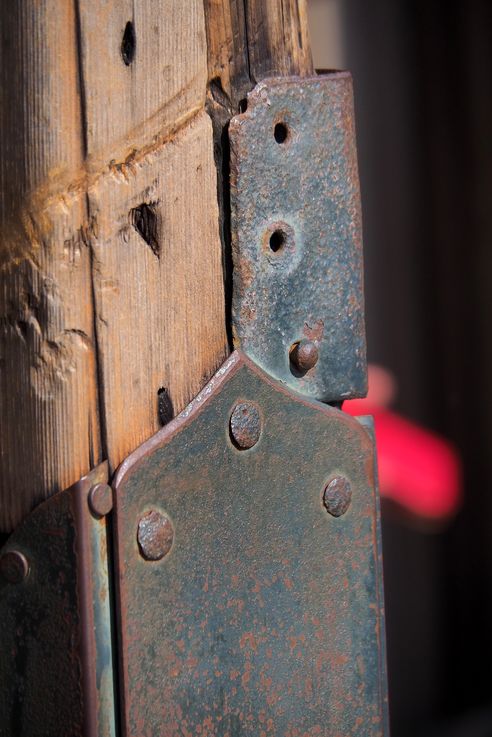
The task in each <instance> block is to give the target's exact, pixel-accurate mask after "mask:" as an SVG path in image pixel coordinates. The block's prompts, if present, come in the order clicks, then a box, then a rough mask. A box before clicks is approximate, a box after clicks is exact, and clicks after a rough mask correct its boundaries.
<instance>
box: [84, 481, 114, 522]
mask: <svg viewBox="0 0 492 737" xmlns="http://www.w3.org/2000/svg"><path fill="white" fill-rule="evenodd" d="M88 500H89V508H90V510H91V512H92V513H93V514H94V515H95V516H96V517H105V516H106V515H107V514H109V513H110V512H111V510H112V509H113V490H112V488H111V486H110V485H109V484H95V485H94V486H93V487H92V488H91V490H90V491H89V497H88Z"/></svg>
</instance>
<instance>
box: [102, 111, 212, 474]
mask: <svg viewBox="0 0 492 737" xmlns="http://www.w3.org/2000/svg"><path fill="white" fill-rule="evenodd" d="M90 209H91V213H92V214H93V217H94V219H95V224H96V226H95V231H96V232H97V237H96V238H95V240H94V253H95V263H96V269H95V271H96V279H95V294H96V309H97V335H98V344H99V356H100V362H101V363H100V366H101V379H102V387H103V407H104V414H105V420H106V447H107V451H108V457H109V459H110V462H111V465H112V467H113V468H114V467H115V466H116V465H117V464H118V463H119V462H120V461H121V460H123V459H124V458H125V456H126V455H128V453H129V452H130V451H132V450H133V449H134V448H136V447H137V446H138V445H139V444H140V443H141V442H143V441H144V440H145V439H146V438H148V437H149V436H150V435H151V434H152V433H154V432H155V431H156V430H158V428H159V427H160V424H161V422H160V418H159V412H158V409H159V398H160V397H161V399H162V398H163V397H162V394H161V395H159V392H162V391H163V390H165V392H166V397H167V404H168V405H169V404H170V403H171V404H172V411H171V410H170V407H169V406H168V408H167V412H168V419H169V416H172V415H173V414H176V413H177V412H179V411H181V410H182V409H183V407H184V406H185V405H186V404H187V403H188V402H189V401H190V399H191V398H192V397H193V396H194V395H195V394H197V393H198V391H199V390H200V389H201V388H202V387H203V385H204V383H205V382H206V381H207V379H208V378H210V376H212V374H213V373H214V372H215V370H216V369H217V368H218V366H219V365H220V364H221V363H222V361H223V360H224V358H225V355H226V351H227V344H226V335H225V320H224V289H223V273H222V253H221V246H220V239H219V235H218V209H217V196H216V171H215V166H214V161H213V147H212V127H211V123H210V119H209V117H208V116H207V114H206V113H205V112H202V113H200V114H199V115H198V116H197V117H196V118H195V119H194V120H193V121H192V122H191V123H190V124H188V125H187V126H185V128H183V129H182V130H181V131H180V132H179V133H178V134H177V135H176V136H174V137H173V138H172V140H170V141H168V142H166V143H165V144H164V145H162V146H159V147H157V148H156V149H155V150H154V151H152V152H150V153H148V154H146V155H145V156H144V157H143V158H141V159H139V160H136V161H134V162H133V163H132V165H131V166H128V167H126V168H124V169H120V170H118V171H115V172H114V175H113V176H112V177H110V178H104V179H102V180H101V181H100V182H98V183H97V184H96V185H95V186H93V187H92V188H91V190H90Z"/></svg>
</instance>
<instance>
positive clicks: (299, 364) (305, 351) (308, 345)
mask: <svg viewBox="0 0 492 737" xmlns="http://www.w3.org/2000/svg"><path fill="white" fill-rule="evenodd" d="M318 358H319V351H318V346H317V345H316V343H313V341H312V340H300V341H299V342H298V343H294V345H293V346H292V348H291V349H290V360H291V361H292V363H293V364H294V366H295V368H296V369H297V370H298V371H301V372H303V373H305V372H306V371H309V369H312V368H314V366H316V364H317V363H318Z"/></svg>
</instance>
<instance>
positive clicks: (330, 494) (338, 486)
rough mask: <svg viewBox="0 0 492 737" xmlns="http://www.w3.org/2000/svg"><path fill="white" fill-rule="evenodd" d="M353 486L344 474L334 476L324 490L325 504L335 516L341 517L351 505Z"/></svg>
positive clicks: (328, 510)
mask: <svg viewBox="0 0 492 737" xmlns="http://www.w3.org/2000/svg"><path fill="white" fill-rule="evenodd" d="M351 501H352V487H351V485H350V482H349V481H348V480H347V479H346V478H345V477H344V476H335V477H334V478H332V479H331V480H330V481H329V482H328V483H327V485H326V486H325V490H324V492H323V504H324V505H325V507H326V511H327V512H329V513H330V514H331V515H332V516H333V517H341V516H342V514H345V512H346V511H347V509H348V508H349V507H350V502H351Z"/></svg>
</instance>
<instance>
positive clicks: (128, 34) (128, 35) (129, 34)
mask: <svg viewBox="0 0 492 737" xmlns="http://www.w3.org/2000/svg"><path fill="white" fill-rule="evenodd" d="M136 49H137V37H136V35H135V28H134V26H133V23H132V22H131V20H129V21H128V23H127V24H126V26H125V30H124V32H123V39H122V41H121V57H122V59H123V61H124V62H125V64H126V66H127V67H129V66H130V64H131V63H132V61H133V60H134V58H135V51H136Z"/></svg>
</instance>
